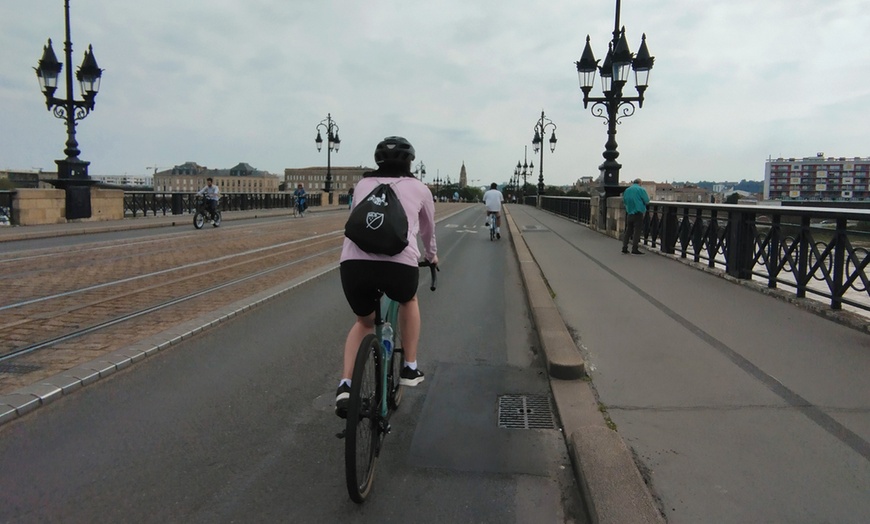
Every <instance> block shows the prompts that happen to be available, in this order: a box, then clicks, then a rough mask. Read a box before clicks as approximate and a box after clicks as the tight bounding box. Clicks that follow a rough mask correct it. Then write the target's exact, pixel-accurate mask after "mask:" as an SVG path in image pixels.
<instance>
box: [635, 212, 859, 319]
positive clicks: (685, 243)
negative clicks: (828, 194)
mask: <svg viewBox="0 0 870 524" xmlns="http://www.w3.org/2000/svg"><path fill="white" fill-rule="evenodd" d="M643 242H644V244H645V245H647V246H649V247H653V248H658V249H660V250H661V251H663V252H665V253H670V254H675V255H679V256H680V257H681V258H691V259H692V260H693V261H694V262H697V263H705V264H706V265H707V266H709V267H711V268H712V267H722V268H724V270H725V271H726V272H727V273H728V274H729V275H732V276H734V277H737V278H741V279H754V280H759V281H761V282H764V283H766V284H767V286H768V287H769V288H778V287H779V286H784V287H787V288H791V289H793V290H794V292H795V294H796V296H797V297H799V298H806V297H807V296H808V295H810V298H816V299H821V300H823V301H825V302H827V303H829V304H830V307H831V308H832V309H835V310H840V309H843V306H844V305H847V306H851V307H852V308H856V309H858V310H861V311H864V312H870V282H868V274H867V266H868V264H870V211H864V210H857V209H851V210H847V209H829V208H795V207H778V206H737V205H719V204H688V203H663V202H653V203H651V204H650V206H649V210H648V212H647V214H646V216H645V217H644V228H643Z"/></svg>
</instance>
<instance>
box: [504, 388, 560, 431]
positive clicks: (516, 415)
mask: <svg viewBox="0 0 870 524" xmlns="http://www.w3.org/2000/svg"><path fill="white" fill-rule="evenodd" d="M498 427H500V428H507V429H555V428H556V422H555V421H554V420H553V410H552V408H551V407H550V399H549V398H548V397H546V396H544V395H501V396H499V397H498Z"/></svg>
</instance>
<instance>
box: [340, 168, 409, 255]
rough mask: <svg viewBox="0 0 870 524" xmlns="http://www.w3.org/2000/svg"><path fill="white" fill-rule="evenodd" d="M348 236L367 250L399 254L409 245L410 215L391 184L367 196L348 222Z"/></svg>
mask: <svg viewBox="0 0 870 524" xmlns="http://www.w3.org/2000/svg"><path fill="white" fill-rule="evenodd" d="M344 236H346V237H347V238H349V239H351V240H352V241H353V243H354V244H356V245H357V246H359V248H360V249H362V250H363V251H365V252H367V253H373V254H378V255H390V256H393V255H398V254H399V253H401V252H402V251H403V250H404V249H405V248H406V247H408V217H407V216H405V209H404V208H403V207H402V203H401V202H399V197H397V196H396V192H395V191H393V188H392V186H391V185H390V184H380V185H378V186H377V187H376V188H374V189H372V191H371V193H369V194H368V195H366V196H365V198H363V199H362V200H360V201H359V203H358V204H357V205H356V207H354V208H353V211H351V212H350V217H348V219H347V223H346V224H345V225H344Z"/></svg>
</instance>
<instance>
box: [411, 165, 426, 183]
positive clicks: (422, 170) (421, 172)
mask: <svg viewBox="0 0 870 524" xmlns="http://www.w3.org/2000/svg"><path fill="white" fill-rule="evenodd" d="M414 174H415V175H417V176H419V177H420V182H422V181H423V179H424V178H426V164H424V163H423V162H422V161H420V163H419V164H417V167H416V168H414Z"/></svg>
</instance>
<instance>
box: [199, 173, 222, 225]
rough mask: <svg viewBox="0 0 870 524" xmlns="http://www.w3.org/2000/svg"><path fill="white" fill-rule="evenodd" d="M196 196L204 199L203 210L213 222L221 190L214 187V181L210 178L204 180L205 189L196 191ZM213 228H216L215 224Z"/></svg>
mask: <svg viewBox="0 0 870 524" xmlns="http://www.w3.org/2000/svg"><path fill="white" fill-rule="evenodd" d="M196 194H197V195H199V196H202V197H204V198H205V200H204V202H203V203H204V204H205V208H206V209H207V210H208V212H209V215H210V216H211V220H214V217H215V213H217V207H218V201H219V200H220V199H221V190H220V189H218V186H216V185H214V179H212V178H211V177H208V178H206V179H205V187H204V188H202V189H200V190H199V191H197V193H196ZM215 227H217V224H215Z"/></svg>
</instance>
